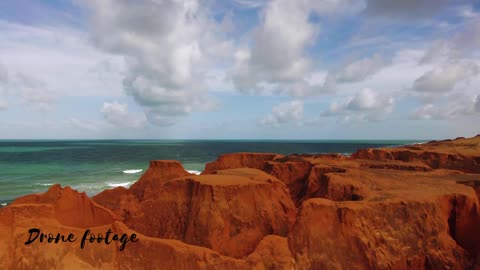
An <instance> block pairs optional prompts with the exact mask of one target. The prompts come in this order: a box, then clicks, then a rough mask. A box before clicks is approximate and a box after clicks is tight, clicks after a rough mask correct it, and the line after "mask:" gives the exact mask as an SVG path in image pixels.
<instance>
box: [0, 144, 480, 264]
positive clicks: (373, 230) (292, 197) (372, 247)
mask: <svg viewBox="0 0 480 270" xmlns="http://www.w3.org/2000/svg"><path fill="white" fill-rule="evenodd" d="M479 156H480V137H475V138H470V139H465V138H458V139H456V140H448V141H441V142H430V143H427V144H422V145H414V146H405V147H400V148H385V149H366V150H360V151H358V152H357V153H355V154H354V155H352V156H351V157H346V156H343V155H335V154H328V155H311V154H294V155H288V156H283V155H276V154H263V153H234V154H227V155H223V156H220V157H219V158H218V159H217V160H216V161H213V162H211V163H208V164H207V165H206V168H205V170H204V171H203V173H202V174H201V175H192V174H189V173H188V172H186V171H185V170H184V168H183V167H182V165H181V164H180V163H179V162H177V161H152V162H151V163H150V167H149V169H148V170H147V171H146V172H145V174H144V175H143V176H142V177H141V178H140V179H139V180H138V181H137V182H136V183H135V184H133V185H132V186H131V187H130V188H129V189H126V188H123V187H118V188H115V189H111V190H105V191H103V192H101V193H100V194H97V195H96V196H94V197H93V198H92V199H90V198H88V197H87V196H86V195H85V194H84V193H79V192H77V191H74V190H72V189H71V188H69V187H65V188H61V187H60V186H59V185H55V186H52V187H51V188H50V189H49V191H47V192H46V193H43V194H34V195H28V196H25V197H22V198H18V199H17V200H15V201H14V202H13V203H12V204H10V205H8V206H7V207H4V208H1V209H0V269H35V268H37V269H52V268H53V269H79V268H80V269H480V204H479V194H480V182H479V181H480V172H479V171H478V170H477V169H478V164H479V161H480V159H479V158H478V157H479ZM30 228H39V229H41V230H42V232H47V233H54V234H56V233H60V234H65V235H67V234H68V233H74V234H75V235H78V236H81V235H82V234H83V233H84V232H85V231H86V230H87V229H88V230H89V231H90V233H93V234H94V235H97V236H98V234H102V235H105V232H107V231H108V230H111V232H112V233H114V234H118V235H123V234H126V235H130V236H131V235H133V234H136V236H137V237H138V241H137V242H129V243H127V244H126V246H124V249H123V250H120V247H121V246H122V244H121V243H120V242H118V241H117V242H115V243H114V244H111V245H107V244H102V243H98V242H95V241H93V242H92V243H90V242H88V243H86V245H85V247H84V248H83V249H81V248H80V247H79V242H76V243H58V244H55V243H48V241H44V242H42V243H40V242H38V241H37V242H35V243H32V244H29V245H24V244H23V243H24V242H25V241H26V239H27V238H28V230H29V229H30ZM47 235H48V234H47Z"/></svg>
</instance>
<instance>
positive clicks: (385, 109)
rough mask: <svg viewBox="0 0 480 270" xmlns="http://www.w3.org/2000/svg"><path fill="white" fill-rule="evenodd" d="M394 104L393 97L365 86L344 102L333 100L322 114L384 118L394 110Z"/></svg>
mask: <svg viewBox="0 0 480 270" xmlns="http://www.w3.org/2000/svg"><path fill="white" fill-rule="evenodd" d="M394 105H395V99H394V98H393V97H391V96H385V95H380V94H379V93H377V92H375V91H373V90H372V89H370V88H364V89H362V90H360V91H358V92H357V93H356V94H355V95H354V96H352V97H349V98H347V99H345V100H344V101H342V102H333V103H332V104H331V106H330V108H329V109H328V110H326V111H324V112H323V113H322V116H335V117H337V116H338V117H340V119H342V120H367V121H375V120H382V119H384V118H385V117H386V116H387V115H388V114H389V113H391V112H392V111H393V107H394Z"/></svg>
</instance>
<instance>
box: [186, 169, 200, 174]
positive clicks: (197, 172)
mask: <svg viewBox="0 0 480 270" xmlns="http://www.w3.org/2000/svg"><path fill="white" fill-rule="evenodd" d="M187 172H189V173H193V174H196V175H199V174H201V173H202V172H201V171H197V170H187Z"/></svg>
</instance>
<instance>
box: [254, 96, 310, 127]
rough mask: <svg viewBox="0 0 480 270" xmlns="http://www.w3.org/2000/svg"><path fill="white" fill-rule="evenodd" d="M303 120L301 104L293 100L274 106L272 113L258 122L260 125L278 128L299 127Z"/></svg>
mask: <svg viewBox="0 0 480 270" xmlns="http://www.w3.org/2000/svg"><path fill="white" fill-rule="evenodd" d="M302 119H303V102H302V101H299V100H293V101H290V102H284V103H280V104H278V105H276V106H275V107H273V108H272V112H271V113H270V114H269V115H267V116H266V117H265V118H263V119H261V120H260V123H261V124H262V125H266V126H274V127H278V126H281V125H285V124H295V125H301V124H302Z"/></svg>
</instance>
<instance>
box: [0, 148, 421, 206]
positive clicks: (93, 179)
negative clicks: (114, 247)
mask: <svg viewBox="0 0 480 270" xmlns="http://www.w3.org/2000/svg"><path fill="white" fill-rule="evenodd" d="M413 143H419V141H325V140H323V141H274V140H272V141H239V140H235V141H233V140H231V141H228V140H204V141H199V140H196V141H187V140H185V141H183V140H178V141H173V140H81V141H80V140H68V141H58V140H55V141H53V140H52V141H47V140H32V141H27V140H1V141H0V207H1V206H5V205H6V204H8V203H9V202H11V201H12V200H13V199H14V198H16V197H19V196H22V195H25V194H30V193H38V192H45V191H46V190H48V188H49V187H50V186H51V185H53V184H55V183H59V184H61V185H62V186H65V185H68V186H71V187H72V188H74V189H77V190H79V191H82V192H83V191H85V192H86V193H87V194H88V195H89V196H92V195H95V194H96V193H98V192H100V191H102V190H104V189H108V188H114V187H119V186H124V187H129V186H130V185H131V184H133V183H134V182H135V181H136V180H138V178H139V177H140V176H141V175H142V173H143V172H145V170H146V169H147V168H148V165H149V161H150V160H158V159H174V160H178V161H180V162H181V163H182V164H183V166H184V168H185V169H186V170H188V171H189V172H191V173H197V174H198V173H200V172H201V171H202V170H203V169H204V168H205V163H207V162H210V161H213V160H215V159H216V158H217V157H218V156H219V155H221V154H225V153H232V152H269V153H280V154H293V153H307V154H314V153H341V154H345V155H349V154H351V153H353V152H355V151H356V150H358V149H361V148H367V147H374V148H376V147H390V146H397V145H404V144H413Z"/></svg>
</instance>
